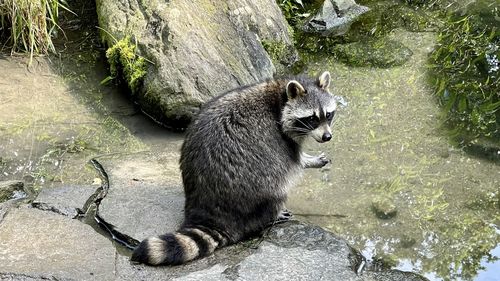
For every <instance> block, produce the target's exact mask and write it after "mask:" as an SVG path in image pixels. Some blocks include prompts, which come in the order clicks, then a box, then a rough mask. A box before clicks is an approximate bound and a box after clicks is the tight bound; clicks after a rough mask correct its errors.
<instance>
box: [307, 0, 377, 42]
mask: <svg viewBox="0 0 500 281" xmlns="http://www.w3.org/2000/svg"><path fill="white" fill-rule="evenodd" d="M369 10H370V9H369V8H368V7H365V6H361V5H358V4H356V2H354V0H325V1H324V2H323V4H322V5H321V7H320V8H319V9H318V11H317V12H316V14H315V15H314V16H312V17H311V18H309V19H308V20H307V21H306V23H305V24H304V26H303V27H302V30H304V31H306V32H312V33H319V34H321V35H323V36H337V35H342V34H344V33H346V32H347V31H348V30H349V27H350V26H351V24H352V23H353V22H354V21H355V20H356V19H357V18H358V17H359V16H361V15H362V14H364V13H366V12H368V11H369Z"/></svg>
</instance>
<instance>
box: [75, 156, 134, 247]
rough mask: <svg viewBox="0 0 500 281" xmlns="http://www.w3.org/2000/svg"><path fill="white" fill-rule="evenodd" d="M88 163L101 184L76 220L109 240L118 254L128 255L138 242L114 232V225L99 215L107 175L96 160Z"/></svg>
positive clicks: (104, 193)
mask: <svg viewBox="0 0 500 281" xmlns="http://www.w3.org/2000/svg"><path fill="white" fill-rule="evenodd" d="M90 163H91V164H92V166H93V167H94V168H95V169H96V171H97V172H98V174H99V177H100V179H101V182H102V183H101V186H100V187H99V188H98V189H97V190H96V191H95V193H94V194H92V196H90V197H89V199H88V200H87V202H85V205H84V206H83V208H82V209H81V210H80V213H79V214H78V215H77V217H76V219H78V220H80V221H81V222H83V223H85V224H88V225H90V226H91V227H92V228H93V229H94V230H95V231H96V232H97V233H99V234H101V235H103V236H104V237H106V238H108V239H110V240H111V241H112V242H113V245H115V247H116V249H117V251H118V252H119V253H122V254H124V255H129V253H130V250H133V249H134V248H135V247H136V246H137V245H139V241H138V240H136V239H134V238H132V237H130V236H128V235H127V234H125V233H121V232H120V231H118V230H116V228H115V226H114V225H112V224H110V223H108V222H106V221H105V220H104V219H103V218H102V217H101V216H100V215H99V206H100V204H101V202H102V200H103V199H104V198H106V195H107V194H108V190H109V178H108V174H107V173H106V171H105V170H104V168H103V167H102V165H101V164H100V163H99V162H98V161H97V160H95V159H92V160H90Z"/></svg>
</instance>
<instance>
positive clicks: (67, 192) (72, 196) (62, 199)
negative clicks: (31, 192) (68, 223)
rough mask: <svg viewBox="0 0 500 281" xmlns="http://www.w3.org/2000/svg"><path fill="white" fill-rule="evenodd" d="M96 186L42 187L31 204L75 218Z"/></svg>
mask: <svg viewBox="0 0 500 281" xmlns="http://www.w3.org/2000/svg"><path fill="white" fill-rule="evenodd" d="M97 188H98V186H75V185H71V186H60V187H49V188H44V189H42V190H41V191H40V193H39V194H38V196H37V197H36V199H35V200H34V201H33V202H32V203H31V205H32V206H33V207H35V208H37V209H40V210H43V211H51V212H54V213H57V214H60V215H64V216H68V217H70V218H75V217H76V216H77V215H78V214H79V213H80V212H81V209H82V208H83V206H84V205H85V203H86V202H87V200H88V199H89V198H90V197H91V196H92V195H93V194H94V193H95V191H96V189H97Z"/></svg>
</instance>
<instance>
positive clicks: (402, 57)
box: [333, 37, 413, 68]
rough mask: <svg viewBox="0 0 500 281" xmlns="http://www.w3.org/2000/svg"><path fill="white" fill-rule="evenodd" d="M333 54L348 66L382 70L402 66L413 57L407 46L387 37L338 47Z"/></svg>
mask: <svg viewBox="0 0 500 281" xmlns="http://www.w3.org/2000/svg"><path fill="white" fill-rule="evenodd" d="M333 52H334V54H335V56H336V57H337V58H338V59H339V60H341V61H342V62H344V63H346V64H347V65H351V66H374V67H382V68H384V67H391V66H399V65H402V64H403V63H405V62H406V61H407V60H408V59H409V58H410V57H411V56H412V55H413V53H412V51H411V50H410V49H408V48H407V47H406V46H405V45H403V44H402V43H400V42H398V41H394V40H391V39H388V38H386V37H382V38H377V39H374V40H368V41H358V42H353V43H348V44H342V45H336V46H335V47H334V48H333Z"/></svg>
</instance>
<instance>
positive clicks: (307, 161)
mask: <svg viewBox="0 0 500 281" xmlns="http://www.w3.org/2000/svg"><path fill="white" fill-rule="evenodd" d="M300 160H301V162H302V167H304V168H321V167H323V166H325V165H326V164H328V163H330V160H329V159H328V158H326V156H325V154H324V153H321V154H320V155H318V156H311V155H309V154H307V153H304V152H302V153H301V157H300Z"/></svg>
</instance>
